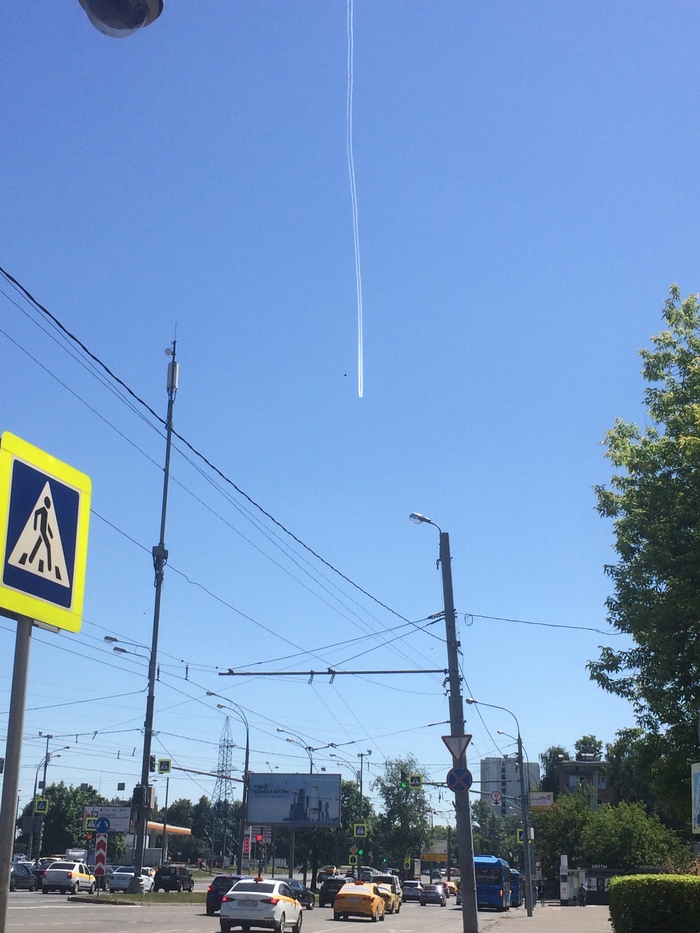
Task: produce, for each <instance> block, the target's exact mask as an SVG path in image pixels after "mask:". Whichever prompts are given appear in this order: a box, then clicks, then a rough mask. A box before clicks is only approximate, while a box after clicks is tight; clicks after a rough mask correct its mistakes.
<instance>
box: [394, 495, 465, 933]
mask: <svg viewBox="0 0 700 933" xmlns="http://www.w3.org/2000/svg"><path fill="white" fill-rule="evenodd" d="M409 517H410V519H411V521H413V522H415V523H420V522H425V523H427V524H428V525H435V527H436V528H437V530H438V532H439V534H440V568H441V570H442V592H443V599H444V603H445V638H446V641H447V670H448V674H447V677H448V683H449V688H450V696H449V709H450V735H453V736H463V735H464V703H463V701H462V688H461V683H462V681H461V677H460V674H459V655H458V652H457V649H458V647H459V643H458V641H457V623H456V618H455V606H454V594H453V591H452V557H451V555H450V536H449V534H448V533H447V532H446V531H443V530H442V529H441V528H440V526H439V525H437V524H435V522H433V521H431V520H430V519H429V518H426V516H425V515H421V514H420V513H419V512H412V513H411V515H410V516H409ZM455 766H456V767H458V768H466V767H467V757H466V752H463V753H462V755H461V757H460V759H459V761H455ZM455 822H456V824H457V846H458V848H459V875H460V890H461V892H462V931H463V933H479V919H478V914H477V900H476V877H475V874H474V840H473V837H472V820H471V809H470V806H469V791H468V790H458V791H455Z"/></svg>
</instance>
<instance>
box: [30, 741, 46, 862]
mask: <svg viewBox="0 0 700 933" xmlns="http://www.w3.org/2000/svg"><path fill="white" fill-rule="evenodd" d="M43 763H44V761H43V759H42V760H41V761H40V762H39V764H38V765H37V766H36V771H35V772H34V794H33V795H32V822H31V825H30V827H29V851H28V852H27V856H28V857H29V858H30V859H31V858H32V852H33V851H34V823H35V821H36V814H35V812H34V810H35V807H36V791H37V787H38V785H39V768H40V767H41V766H42V765H43Z"/></svg>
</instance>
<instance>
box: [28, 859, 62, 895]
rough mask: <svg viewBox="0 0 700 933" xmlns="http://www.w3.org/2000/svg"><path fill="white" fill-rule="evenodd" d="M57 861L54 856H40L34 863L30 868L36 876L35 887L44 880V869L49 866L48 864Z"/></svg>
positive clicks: (38, 886)
mask: <svg viewBox="0 0 700 933" xmlns="http://www.w3.org/2000/svg"><path fill="white" fill-rule="evenodd" d="M57 861H58V859H55V858H40V859H39V861H38V862H37V863H36V865H35V866H34V867H33V868H32V872H33V873H34V877H35V878H36V886H37V888H40V887H41V882H42V881H43V880H44V875H45V873H46V869H47V868H48V867H49V865H53V863H54V862H57Z"/></svg>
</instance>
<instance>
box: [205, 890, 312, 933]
mask: <svg viewBox="0 0 700 933" xmlns="http://www.w3.org/2000/svg"><path fill="white" fill-rule="evenodd" d="M303 919H304V909H303V907H302V906H301V904H300V903H299V901H298V900H297V899H296V898H295V897H294V894H293V893H292V889H291V888H290V887H289V885H288V884H287V882H286V881H276V880H274V879H270V878H254V879H253V880H252V881H238V882H236V884H234V886H233V887H232V888H231V890H230V891H229V892H228V894H225V895H224V898H223V900H222V901H221V911H220V920H219V922H220V924H221V933H230V931H231V930H232V929H233V927H241V928H242V929H243V930H249V929H250V928H251V927H261V928H262V929H268V930H274V931H275V933H284V931H285V930H287V929H288V928H290V927H291V929H292V930H293V931H294V933H301V924H302V921H303Z"/></svg>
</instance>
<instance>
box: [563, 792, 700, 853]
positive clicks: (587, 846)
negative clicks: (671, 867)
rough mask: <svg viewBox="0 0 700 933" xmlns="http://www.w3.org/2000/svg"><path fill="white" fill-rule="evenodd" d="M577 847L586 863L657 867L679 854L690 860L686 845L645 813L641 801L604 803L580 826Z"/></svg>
mask: <svg viewBox="0 0 700 933" xmlns="http://www.w3.org/2000/svg"><path fill="white" fill-rule="evenodd" d="M581 847H582V850H583V854H584V858H585V860H586V864H588V865H591V864H602V865H609V866H611V867H615V868H641V867H643V866H650V865H657V866H661V865H663V864H664V862H666V861H667V860H668V859H672V860H678V857H679V853H681V852H684V853H685V854H686V858H687V861H690V858H689V852H690V846H689V845H687V844H683V843H682V842H681V841H680V839H679V837H678V836H677V834H676V833H674V832H673V831H672V830H670V829H667V828H666V827H665V826H663V825H662V824H661V822H660V820H659V819H658V817H656V816H649V815H648V814H647V812H646V809H645V807H644V805H643V804H641V803H621V804H619V805H618V806H611V805H610V804H605V805H604V806H602V807H600V808H599V809H598V810H596V811H595V813H593V814H592V815H591V818H590V820H588V822H587V823H586V825H585V826H584V827H583V832H582V835H581Z"/></svg>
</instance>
